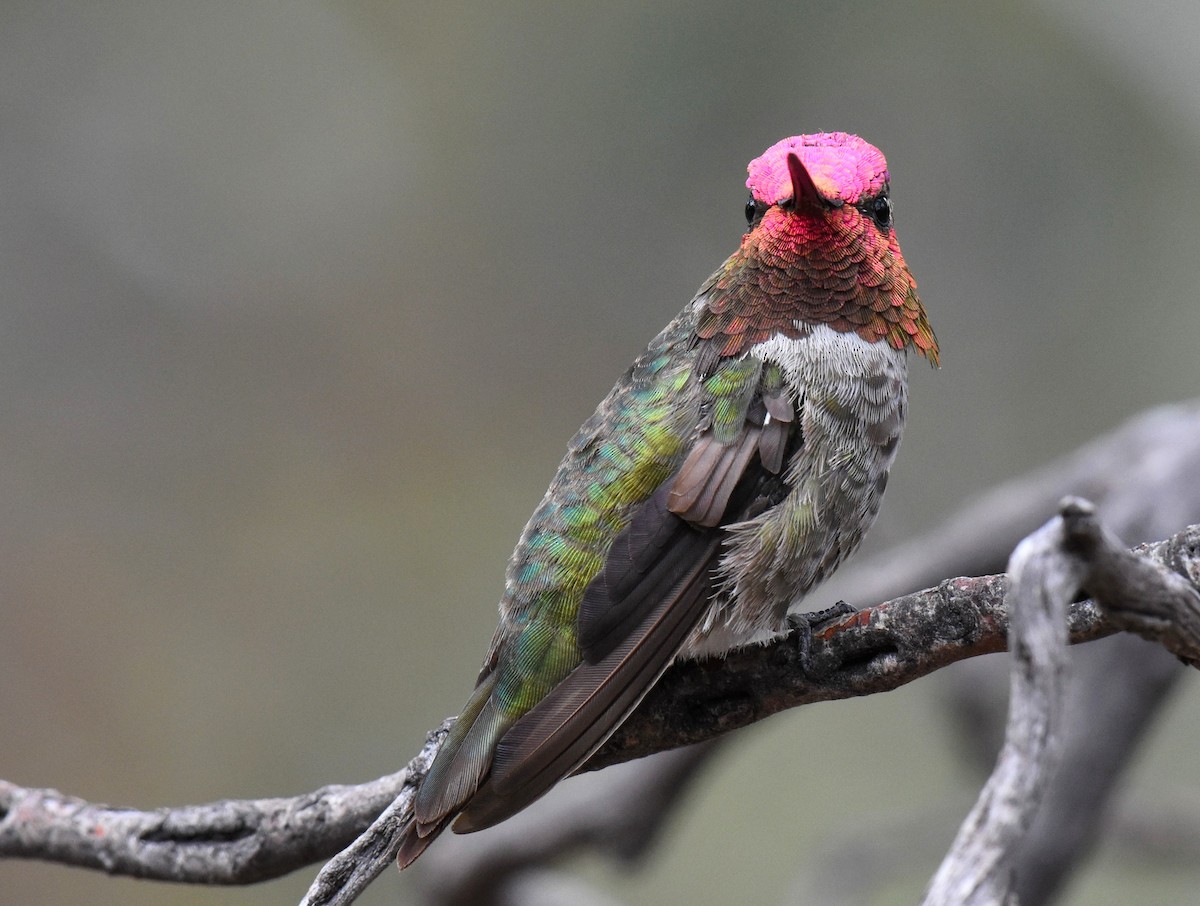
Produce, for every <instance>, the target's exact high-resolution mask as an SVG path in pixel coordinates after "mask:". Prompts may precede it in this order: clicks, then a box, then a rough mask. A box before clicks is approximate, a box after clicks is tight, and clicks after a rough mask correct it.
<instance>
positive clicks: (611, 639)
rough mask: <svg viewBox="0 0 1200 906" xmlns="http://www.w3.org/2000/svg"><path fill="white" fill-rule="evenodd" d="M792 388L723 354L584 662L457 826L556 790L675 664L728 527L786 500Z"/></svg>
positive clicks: (596, 618)
mask: <svg viewBox="0 0 1200 906" xmlns="http://www.w3.org/2000/svg"><path fill="white" fill-rule="evenodd" d="M781 388H782V378H781V376H780V375H778V374H777V373H776V370H775V369H774V368H773V367H772V366H765V367H764V365H763V363H762V362H760V361H758V360H755V359H753V358H749V357H744V358H739V359H730V360H726V361H723V362H720V363H718V364H717V365H716V366H715V368H714V370H713V373H712V374H711V375H709V376H707V377H706V378H705V379H704V380H703V400H702V404H701V411H702V412H703V413H704V416H703V420H702V422H701V425H700V430H699V431H698V433H697V435H696V438H695V440H694V442H693V444H692V446H691V448H690V450H689V452H688V454H687V456H686V457H685V458H684V461H683V464H682V466H680V468H679V469H678V470H677V471H676V472H675V473H674V474H673V475H672V476H670V477H669V478H667V480H666V481H664V482H663V483H662V484H660V485H659V487H658V488H657V489H656V490H655V491H654V493H653V494H651V495H650V497H649V498H648V499H646V500H645V501H643V502H642V503H641V504H639V505H638V506H637V507H636V508H635V509H634V510H633V513H632V515H631V518H630V520H629V522H628V524H627V525H626V527H625V528H624V529H623V530H622V531H621V532H620V533H619V535H618V536H617V538H616V539H615V541H614V542H613V544H612V546H611V547H610V549H609V551H608V553H607V555H606V557H605V561H604V565H603V566H602V568H601V570H600V572H599V573H598V574H597V575H596V576H595V577H594V578H593V579H592V581H591V582H590V583H589V585H588V587H587V589H586V591H585V592H584V596H583V601H582V603H581V605H580V610H579V617H578V627H577V628H578V634H579V644H580V649H581V651H582V653H583V661H582V663H580V664H579V665H578V666H577V667H576V668H575V669H574V670H572V671H571V672H570V673H569V674H568V675H567V676H566V678H565V679H563V680H562V681H561V682H559V683H558V684H557V685H556V686H555V687H554V688H553V689H552V690H551V691H550V692H549V694H548V695H546V696H545V697H544V698H543V699H542V700H541V701H540V702H538V703H537V704H536V705H535V706H534V707H533V708H532V709H531V710H530V711H528V712H527V713H526V714H525V715H524V716H522V717H521V718H520V719H519V720H517V721H516V722H515V723H514V724H513V725H512V727H511V728H509V729H508V730H507V732H505V733H504V735H503V736H502V737H501V738H500V740H499V743H498V744H497V746H496V751H495V755H494V757H493V760H492V766H491V773H490V775H489V776H488V778H487V779H486V780H485V781H484V783H483V784H482V785H481V786H480V788H479V789H478V791H477V792H476V793H475V795H474V796H472V797H471V799H470V801H469V802H468V803H467V804H466V806H465V808H464V809H463V811H462V812H461V813H460V815H459V817H458V819H457V820H456V821H455V824H454V829H455V830H456V831H459V832H466V831H474V830H480V829H482V828H484V827H489V826H491V825H492V824H495V823H497V822H499V821H502V820H504V819H505V818H507V817H508V816H510V815H512V814H514V813H515V812H517V811H519V810H520V809H522V808H524V807H525V806H526V805H528V804H529V803H530V802H532V801H533V800H535V799H537V798H538V797H539V796H541V795H542V794H543V793H545V792H546V791H547V790H548V789H549V788H550V787H551V786H553V785H554V784H555V783H556V782H558V780H560V779H561V778H562V777H564V776H566V775H567V774H569V773H570V772H571V771H573V770H574V769H575V768H576V767H578V766H579V765H580V764H582V763H583V761H585V760H586V759H587V758H588V756H589V755H591V753H592V752H594V751H595V750H596V749H597V748H598V747H599V746H600V745H601V744H602V743H603V742H604V741H605V740H606V739H607V738H608V737H609V736H610V735H611V734H612V733H613V731H614V730H615V729H616V727H617V726H618V725H619V724H620V723H621V721H622V720H624V719H625V717H626V716H627V715H628V714H629V713H630V712H631V711H632V710H633V709H634V708H635V707H636V706H637V704H638V702H639V701H641V699H642V698H643V697H644V696H645V694H646V693H647V692H648V691H649V689H650V688H651V687H652V686H653V685H654V683H655V681H656V680H657V679H658V677H659V676H660V675H661V674H662V672H663V671H664V670H665V669H666V668H667V666H668V665H669V664H670V663H671V660H672V659H673V658H674V656H675V653H676V652H677V651H678V650H679V648H680V647H681V646H682V644H683V642H684V641H685V640H686V638H687V636H688V635H689V633H690V632H691V631H692V629H693V628H694V627H695V626H696V624H697V622H698V621H699V619H700V617H701V616H702V615H703V613H704V611H705V608H706V607H707V605H708V603H709V601H710V599H711V597H712V594H713V591H714V588H713V572H714V567H715V566H716V563H717V560H718V558H719V556H720V552H721V542H722V539H723V537H724V531H723V529H722V526H723V525H726V524H728V523H730V522H735V521H739V520H742V519H745V518H749V517H751V516H753V515H756V514H757V513H759V512H762V510H764V509H765V508H766V507H768V506H770V505H772V504H773V503H775V502H777V500H778V498H779V494H780V493H781V489H782V482H781V481H780V480H779V479H778V477H777V476H776V475H775V474H773V473H777V472H779V470H780V469H779V467H780V464H781V463H782V461H783V452H784V447H785V446H786V445H787V443H789V442H790V441H789V438H791V437H794V436H795V433H796V432H795V431H794V427H793V426H794V412H793V410H792V408H791V403H790V402H786V403H785V401H784V399H783V397H782V389H781ZM769 412H774V413H776V415H775V416H774V417H768V413H769ZM785 417H786V420H785ZM756 454H757V455H756Z"/></svg>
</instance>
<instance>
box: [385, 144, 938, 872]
mask: <svg viewBox="0 0 1200 906" xmlns="http://www.w3.org/2000/svg"><path fill="white" fill-rule="evenodd" d="M748 171H749V178H748V179H747V180H746V185H747V186H748V187H749V189H750V199H749V201H748V202H747V203H746V221H747V223H748V227H747V230H746V234H745V235H744V236H743V237H742V241H741V245H740V247H739V248H738V250H737V251H736V252H734V253H733V255H731V256H730V257H729V259H728V260H727V261H726V262H725V263H724V264H722V265H721V267H720V268H719V269H718V270H717V272H716V273H715V274H713V275H712V276H711V277H709V278H708V280H707V281H705V283H704V285H703V286H701V287H700V290H699V292H698V293H696V296H695V298H694V299H692V301H691V302H689V303H688V304H687V307H685V308H684V309H683V311H682V312H681V313H680V314H679V316H678V317H676V318H675V320H673V321H672V322H671V323H670V324H668V325H667V326H666V328H665V329H664V330H663V331H662V332H661V333H660V334H659V335H658V336H657V337H655V338H654V339H653V340H652V341H651V342H650V345H649V346H648V347H647V349H646V351H645V352H644V353H642V355H641V356H640V357H639V358H638V359H637V361H635V362H634V363H633V365H632V366H631V367H630V369H629V370H628V371H627V372H626V373H625V376H624V377H622V378H621V380H619V381H618V382H617V385H616V386H615V387H614V388H613V389H612V392H611V393H609V395H608V396H607V397H606V398H605V399H604V401H603V402H602V403H601V404H600V406H599V407H598V408H597V409H596V412H595V414H593V415H592V417H591V418H589V419H588V420H587V421H586V422H584V424H583V427H581V428H580V429H579V432H578V433H577V434H576V435H575V437H574V438H573V439H572V440H571V443H570V445H569V446H568V448H567V455H566V457H565V458H564V459H563V461H562V464H561V465H560V466H559V468H558V472H557V473H556V474H555V476H554V480H553V482H551V484H550V488H549V490H548V491H547V492H546V495H545V497H544V498H543V499H542V502H541V504H540V505H539V506H538V508H537V510H536V511H535V512H534V514H533V517H532V519H530V521H529V524H528V525H527V526H526V528H525V531H524V532H523V533H522V535H521V540H520V541H519V542H518V544H517V549H516V551H514V553H513V556H512V559H511V560H510V561H509V564H508V572H507V576H506V581H505V587H504V596H503V598H502V599H501V601H500V625H499V627H498V628H497V629H496V633H495V636H494V637H493V639H492V644H491V647H490V649H489V650H488V653H487V657H486V659H485V660H484V663H483V669H482V671H481V672H480V674H479V679H478V682H477V684H476V687H475V691H474V693H473V694H472V695H471V697H470V699H468V701H467V703H466V705H465V707H464V708H463V711H462V714H460V715H459V717H458V720H457V721H456V722H455V724H454V726H453V728H452V729H451V730H450V732H449V734H448V735H447V737H446V740H445V742H444V743H443V745H442V748H441V751H440V752H438V754H437V757H436V758H435V759H434V761H433V764H432V766H431V767H430V769H429V771H428V773H427V774H426V775H425V777H424V779H423V780H422V782H421V784H420V787H419V789H418V791H417V793H416V797H415V799H414V805H413V811H414V815H413V818H412V820H411V821H410V823H409V825H408V827H407V828H406V829H405V832H404V839H403V842H402V845H401V849H400V853H399V862H400V865H401V867H403V866H406V865H408V864H410V863H411V862H412V861H413V860H414V859H416V858H417V857H418V856H419V855H420V854H421V853H422V852H423V851H424V850H425V848H426V847H427V846H428V845H429V844H430V843H431V842H432V841H433V838H434V837H435V836H436V835H437V834H438V833H439V832H440V831H441V830H442V829H443V828H445V827H446V826H447V825H448V824H449V823H450V822H451V821H453V827H454V830H455V831H457V832H460V833H463V832H469V831H475V830H480V829H482V828H485V827H490V826H491V825H493V824H496V823H497V822H499V821H502V820H504V819H505V818H508V817H509V816H511V815H513V814H514V813H516V812H517V811H520V810H521V809H523V808H524V807H525V806H527V805H528V804H529V803H531V802H532V801H533V800H535V799H537V798H538V797H539V796H541V795H542V794H543V793H545V792H546V791H547V790H549V789H550V787H551V786H553V785H554V784H555V783H557V782H558V781H559V780H560V779H562V778H563V777H565V776H567V775H568V774H570V773H571V772H572V771H573V770H574V769H575V768H577V767H579V766H580V765H581V764H582V763H583V762H584V761H586V760H587V758H588V756H590V755H591V754H592V752H594V751H595V750H596V749H597V748H598V747H599V746H600V745H601V744H602V743H603V742H604V741H605V740H606V739H607V738H608V737H609V736H610V735H611V734H612V733H613V731H614V730H615V729H616V728H617V726H618V725H619V724H620V723H621V722H622V721H623V720H624V719H625V718H626V717H627V716H628V715H629V713H630V712H631V711H632V710H633V709H634V708H635V707H636V706H637V704H638V702H640V701H641V700H642V698H643V696H645V694H646V693H647V691H648V690H649V689H650V687H651V686H652V685H653V684H654V683H655V682H656V681H657V679H658V678H659V676H660V675H661V674H662V673H663V671H664V670H665V669H666V668H667V666H668V665H669V664H670V663H671V662H672V660H674V659H675V658H678V657H683V658H688V657H697V656H701V655H706V654H710V653H718V652H722V651H726V650H728V649H730V648H732V647H735V646H738V645H744V644H746V643H748V642H751V641H754V640H759V639H764V638H768V637H770V636H771V635H773V634H777V633H779V632H781V631H783V630H785V629H786V627H787V614H788V610H789V608H790V607H792V605H794V604H796V603H797V602H798V601H799V600H800V599H801V598H803V597H804V595H805V594H807V593H808V592H809V590H811V589H812V588H813V587H814V586H815V585H816V584H817V583H818V582H820V581H821V580H822V579H824V578H825V577H826V576H828V575H829V573H830V572H832V571H833V569H834V568H835V567H837V565H838V564H839V563H841V562H842V560H843V559H845V557H846V556H847V555H848V554H850V552H851V551H853V550H854V548H855V547H856V546H857V545H858V543H859V541H860V540H861V539H862V536H863V533H864V532H865V531H866V530H867V528H868V527H869V526H870V525H871V523H872V522H873V521H874V519H875V514H876V512H877V511H878V509H879V503H880V497H881V495H882V494H883V489H884V485H885V484H886V483H887V477H888V469H889V468H890V467H891V464H892V460H893V459H894V458H895V455H896V447H897V444H898V443H899V441H900V431H901V428H902V427H903V425H904V414H905V408H906V402H907V396H908V384H907V381H908V370H907V362H906V352H907V350H908V349H909V348H910V347H911V348H912V349H915V350H916V352H917V353H918V354H919V355H921V356H924V357H925V358H926V359H928V360H929V361H930V362H931V363H933V364H935V365H936V364H937V361H938V345H937V340H936V339H935V338H934V335H933V331H932V329H931V328H930V326H929V322H928V321H927V320H926V316H925V309H924V308H923V306H922V305H921V301H920V299H918V298H917V293H916V282H915V281H914V280H913V278H912V275H911V274H910V273H909V271H908V266H907V265H906V264H905V263H904V258H903V256H902V255H901V254H900V246H899V245H898V244H897V242H896V234H895V232H894V231H893V229H892V203H891V201H890V199H889V193H888V171H887V163H886V162H885V161H884V158H883V155H882V154H881V153H880V152H879V150H878V149H876V148H875V147H874V146H872V145H870V144H868V143H867V142H865V141H863V140H862V139H861V138H858V137H857V136H854V135H847V134H845V133H841V132H834V133H829V134H818V135H800V136H796V137H793V138H788V139H784V140H783V141H781V142H779V143H777V144H775V145H772V146H771V147H770V148H768V149H767V150H766V151H765V152H764V153H763V155H762V156H761V157H758V158H756V159H755V160H753V161H751V162H750V165H749V167H748Z"/></svg>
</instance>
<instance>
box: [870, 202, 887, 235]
mask: <svg viewBox="0 0 1200 906" xmlns="http://www.w3.org/2000/svg"><path fill="white" fill-rule="evenodd" d="M871 214H872V216H873V217H874V218H875V222H876V223H877V224H879V225H880V226H881V227H883V228H884V229H885V230H886V229H887V228H888V227H890V226H891V225H892V200H891V199H890V198H888V197H887V196H886V195H880V196H879V197H877V198H876V199H875V204H874V206H873V207H872V211H871Z"/></svg>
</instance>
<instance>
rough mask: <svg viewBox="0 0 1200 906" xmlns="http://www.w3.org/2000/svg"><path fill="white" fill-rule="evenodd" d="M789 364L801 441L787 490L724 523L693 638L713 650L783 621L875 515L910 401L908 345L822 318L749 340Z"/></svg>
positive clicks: (788, 470)
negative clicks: (709, 599) (804, 329)
mask: <svg viewBox="0 0 1200 906" xmlns="http://www.w3.org/2000/svg"><path fill="white" fill-rule="evenodd" d="M749 354H750V355H753V356H757V357H758V358H761V359H763V360H764V361H769V362H774V363H776V364H778V365H779V366H780V368H781V369H782V370H783V372H784V374H785V377H786V381H787V384H788V387H789V392H790V393H791V394H792V396H793V402H794V403H795V406H796V411H797V413H798V421H799V430H800V432H801V437H800V442H799V444H798V445H795V449H794V452H793V453H792V454H791V456H790V459H789V460H788V462H787V463H786V465H785V467H784V469H785V472H784V477H785V481H786V484H787V486H788V492H787V495H786V497H785V498H784V499H783V500H782V501H781V502H779V503H777V504H776V505H775V506H773V507H771V508H770V509H768V510H766V511H765V512H763V513H761V514H760V515H759V516H757V517H755V518H753V519H750V520H748V521H746V522H743V523H739V524H737V525H734V526H731V527H729V530H728V539H727V541H726V545H725V552H724V554H723V556H722V559H721V564H720V589H721V590H720V592H719V594H718V595H717V598H716V599H715V600H714V602H713V605H712V607H711V608H710V610H709V613H708V614H707V616H706V618H705V620H704V621H703V622H702V624H701V626H700V627H699V629H698V630H697V633H696V634H695V635H694V636H693V637H692V639H691V640H690V643H689V645H688V654H690V655H699V654H709V653H713V652H716V651H720V650H725V649H728V648H730V647H736V646H737V645H742V644H746V643H749V642H751V641H756V640H759V639H762V638H766V637H769V636H770V635H772V634H774V633H777V632H779V631H781V630H782V629H783V628H784V623H785V618H786V614H787V612H788V610H789V609H790V608H791V607H793V606H794V605H796V604H797V603H798V602H799V601H800V599H801V598H803V597H804V596H805V595H806V594H807V593H808V592H809V591H810V590H811V589H812V588H813V587H814V586H816V585H817V584H818V583H819V582H821V581H822V580H823V579H824V578H825V577H826V576H828V575H829V574H830V573H831V572H832V571H833V570H834V569H835V568H836V567H837V566H838V564H840V563H841V562H842V561H843V560H844V559H845V558H846V557H847V556H848V555H849V554H850V553H851V552H852V551H853V550H854V549H855V548H856V547H857V546H858V544H859V542H860V541H861V540H862V537H863V534H864V533H865V532H866V530H867V529H868V528H869V527H870V525H871V523H872V522H874V520H875V516H876V514H877V513H878V511H879V504H880V500H881V498H882V495H883V490H884V487H885V486H886V484H887V477H888V470H889V469H890V468H891V465H892V462H893V461H894V459H895V456H896V449H897V447H898V445H899V442H900V434H901V431H902V429H903V427H904V415H905V410H906V407H907V396H908V390H907V386H908V384H907V375H908V369H907V364H906V360H905V354H904V352H903V351H901V350H897V349H893V348H892V347H891V346H889V345H888V344H887V343H886V342H869V341H867V340H864V339H862V338H861V337H859V336H858V335H857V334H853V333H844V332H839V331H836V330H834V329H832V328H830V327H827V326H824V325H819V326H816V327H813V328H812V329H811V330H810V331H809V332H808V333H807V334H805V335H804V336H801V337H799V338H790V337H786V336H783V335H781V334H777V335H775V336H773V337H771V338H770V339H767V340H765V341H762V342H760V343H758V344H756V345H755V346H754V347H753V348H752V349H751V350H750V352H749Z"/></svg>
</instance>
